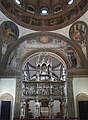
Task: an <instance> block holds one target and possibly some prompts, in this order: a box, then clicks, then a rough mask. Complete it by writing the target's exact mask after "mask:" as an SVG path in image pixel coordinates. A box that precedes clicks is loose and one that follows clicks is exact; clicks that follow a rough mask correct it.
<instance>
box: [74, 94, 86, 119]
mask: <svg viewBox="0 0 88 120" xmlns="http://www.w3.org/2000/svg"><path fill="white" fill-rule="evenodd" d="M79 101H88V95H87V94H85V93H80V94H78V95H77V96H76V108H77V116H78V117H79V104H78V102H79Z"/></svg>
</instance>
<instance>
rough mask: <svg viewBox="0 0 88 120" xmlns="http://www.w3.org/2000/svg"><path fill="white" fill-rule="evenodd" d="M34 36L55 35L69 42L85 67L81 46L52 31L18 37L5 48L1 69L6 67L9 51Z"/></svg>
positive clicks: (85, 62)
mask: <svg viewBox="0 0 88 120" xmlns="http://www.w3.org/2000/svg"><path fill="white" fill-rule="evenodd" d="M36 36H52V37H57V38H59V39H60V40H63V41H65V42H67V43H68V44H70V45H71V46H72V47H73V48H74V49H75V50H76V52H77V54H78V55H79V57H80V60H81V66H82V68H87V61H86V58H85V55H84V53H83V51H82V50H81V48H80V47H79V46H78V45H77V44H76V43H75V42H73V41H71V40H70V39H69V38H67V37H65V36H63V35H60V34H57V33H53V32H36V33H32V34H28V35H25V36H23V37H21V38H19V39H18V40H17V42H16V43H14V44H13V45H12V46H11V47H10V48H9V49H8V50H7V52H6V53H5V55H4V57H3V60H2V63H1V69H6V67H7V63H8V59H9V57H10V55H11V53H12V52H13V50H14V49H15V48H17V46H18V45H20V44H21V43H22V42H24V41H29V40H31V39H33V38H35V37H36Z"/></svg>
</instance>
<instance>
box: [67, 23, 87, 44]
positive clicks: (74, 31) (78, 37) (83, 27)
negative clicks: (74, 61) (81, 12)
mask: <svg viewBox="0 0 88 120" xmlns="http://www.w3.org/2000/svg"><path fill="white" fill-rule="evenodd" d="M87 32H88V27H87V24H86V23H84V22H82V21H77V22H75V23H74V24H73V25H72V26H71V28H70V30H69V37H70V38H71V39H72V40H73V41H75V42H82V41H83V40H84V39H85V38H86V37H87Z"/></svg>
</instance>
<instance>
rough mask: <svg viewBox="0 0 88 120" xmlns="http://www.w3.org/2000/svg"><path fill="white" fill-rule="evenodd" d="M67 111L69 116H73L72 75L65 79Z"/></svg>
mask: <svg viewBox="0 0 88 120" xmlns="http://www.w3.org/2000/svg"><path fill="white" fill-rule="evenodd" d="M67 111H68V116H69V117H75V110H74V97H73V78H72V77H68V80H67Z"/></svg>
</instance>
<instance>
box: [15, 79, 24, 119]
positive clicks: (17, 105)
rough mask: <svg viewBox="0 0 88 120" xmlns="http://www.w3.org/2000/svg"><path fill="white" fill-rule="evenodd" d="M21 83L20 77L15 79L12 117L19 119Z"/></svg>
mask: <svg viewBox="0 0 88 120" xmlns="http://www.w3.org/2000/svg"><path fill="white" fill-rule="evenodd" d="M21 85H22V83H21V77H17V79H16V98H15V111H14V117H15V118H17V117H20V105H21V97H22V86H21Z"/></svg>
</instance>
